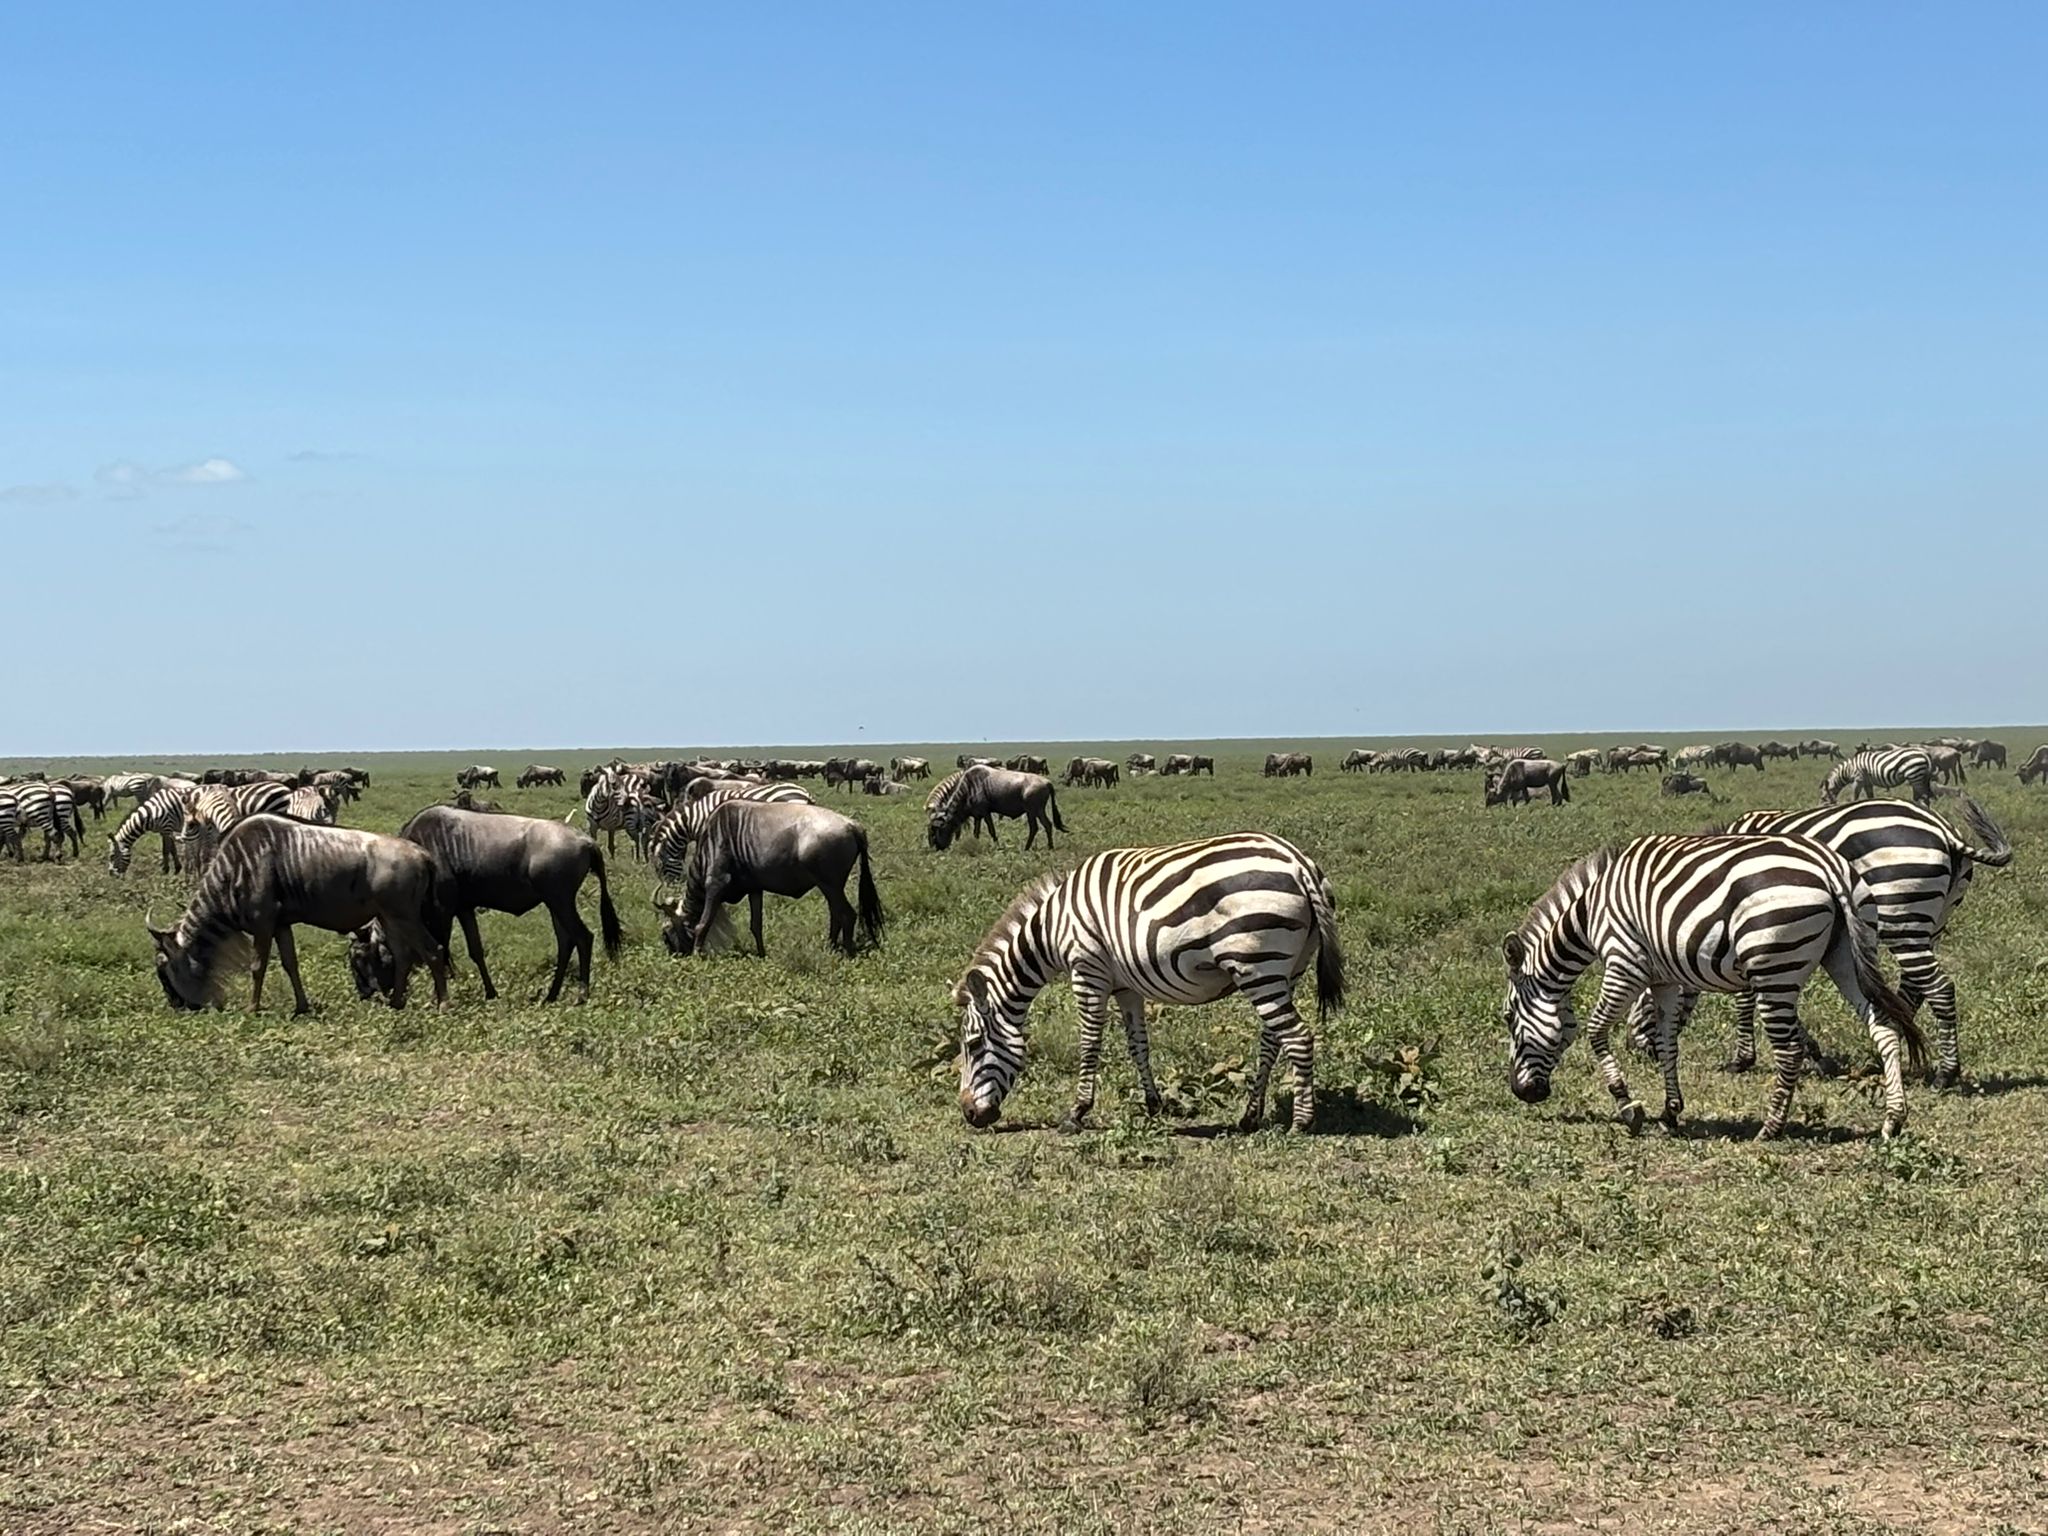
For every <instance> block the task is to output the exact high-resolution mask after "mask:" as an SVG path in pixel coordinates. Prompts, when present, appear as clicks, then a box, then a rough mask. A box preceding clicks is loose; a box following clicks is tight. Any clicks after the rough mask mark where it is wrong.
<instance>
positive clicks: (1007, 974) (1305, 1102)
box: [953, 832, 1344, 1131]
mask: <svg viewBox="0 0 2048 1536" xmlns="http://www.w3.org/2000/svg"><path fill="white" fill-rule="evenodd" d="M1311 958H1313V960H1314V963H1315V968H1316V1002H1317V1005H1318V1008H1319V1010H1320V1012H1321V1014H1322V1015H1323V1016H1327V1015H1328V1014H1329V1013H1330V1012H1332V1011H1333V1010H1335V1009H1337V1008H1340V1007H1342V1006H1343V1002H1344V956H1343V953H1342V951H1341V950H1340V948H1339V947H1338V942H1337V910H1336V903H1335V902H1334V900H1333V899H1332V898H1331V895H1330V884H1329V881H1327V880H1325V879H1324V878H1323V872H1322V870H1321V869H1319V868H1317V866H1316V863H1315V861H1314V860H1313V859H1311V858H1309V856H1308V855H1307V854H1305V853H1303V852H1302V851H1301V850H1300V849H1299V848H1296V847H1295V846H1294V845H1293V844H1292V843H1289V842H1285V841H1283V840H1282V839H1280V838H1277V837H1273V836H1271V835H1269V834H1267V833H1264V832H1239V833H1234V834H1231V835H1229V836H1225V837H1211V838H1204V839H1202V840H1201V841H1199V842H1191V843H1176V844H1174V845H1173V846H1171V847H1167V848H1119V849H1115V850H1112V851H1111V852H1108V853H1099V854H1097V855H1095V857H1093V858H1092V859H1087V860H1084V861H1083V862H1082V863H1081V864H1080V865H1079V866H1078V867H1077V868H1076V869H1074V870H1073V872H1072V873H1070V874H1067V875H1045V876H1042V877H1040V878H1039V879H1037V880H1034V881H1033V882H1032V883H1031V884H1030V885H1028V886H1026V887H1025V888H1024V891H1023V893H1022V894H1021V895H1019V896H1018V897H1017V899H1016V900H1015V901H1013V902H1011V903H1010V909H1009V910H1008V911H1007V912H1005V913H1004V914H1003V915H1002V917H1001V918H999V919H998V920H997V922H996V925H995V926H994V927H993V928H991V929H990V930H989V931H988V935H987V937H985V938H984V939H983V940H982V941H981V945H980V947H979V948H978V949H976V950H975V952H974V958H973V959H972V960H971V961H969V962H968V966H967V972H966V974H965V975H964V976H962V977H961V979H960V983H959V985H958V986H957V987H955V988H954V990H953V1001H954V1003H955V1004H956V1005H957V1006H958V1007H959V1008H960V1010H961V1018H960V1112H961V1114H962V1115H964V1116H965V1117H966V1120H967V1123H968V1124H969V1125H973V1126H986V1125H992V1124H994V1123H995V1120H996V1118H997V1117H998V1116H999V1115H1000V1114H1001V1113H1002V1104H1003V1098H1004V1096H1005V1095H1007V1094H1008V1093H1009V1091H1010V1090H1011V1088H1013V1087H1014V1086H1015V1085H1016V1082H1017V1079H1018V1077H1019V1076H1021V1075H1022V1073H1023V1071H1024V1047H1025V1036H1024V1023H1025V1019H1026V1016H1027V1015H1028V1014H1029V1013H1030V1011H1031V1001H1032V999H1033V998H1035V997H1036V996H1037V995H1038V994H1039V992H1040V991H1042V990H1043V989H1044V988H1045V986H1046V984H1047V983H1048V982H1050V981H1051V980H1052V978H1053V977H1054V976H1056V975H1058V974H1059V973H1060V972H1062V971H1064V972H1066V973H1067V975H1068V977H1069V978H1070V979H1071V981H1072V984H1073V989H1074V1001H1075V1003H1076V1004H1077V1005H1078V1006H1079V1008H1080V1012H1081V1077H1080V1084H1079V1086H1078V1088H1077V1089H1076V1091H1075V1095H1074V1107H1073V1109H1072V1111H1071V1112H1070V1113H1069V1114H1068V1116H1067V1119H1066V1123H1065V1125H1064V1126H1063V1127H1062V1129H1065V1130H1070V1131H1072V1130H1079V1129H1080V1128H1081V1124H1082V1122H1083V1121H1084V1120H1086V1119H1087V1116H1088V1112H1089V1110H1091V1109H1092V1108H1093V1107H1094V1105H1095V1079H1096V1073H1097V1070H1098V1069H1099V1067H1100V1065H1101V1060H1102V1035H1103V1031H1104V1029H1105V1028H1106V1027H1107V1025H1108V1022H1109V1009H1110V1004H1111V1003H1112V1002H1114V1003H1115V1004H1116V1006H1117V1009H1118V1010H1119V1012H1120V1013H1121V1014H1122V1016H1123V1025H1124V1039H1125V1040H1126V1041H1127V1042H1128V1044H1129V1046H1130V1051H1131V1061H1132V1063H1133V1064H1134V1065H1135V1066H1136V1068H1137V1071H1138V1081H1139V1083H1140V1085H1141V1086H1142V1087H1143V1088H1144V1091H1145V1111H1146V1113H1147V1114H1157V1113H1158V1111H1159V1108H1160V1104H1161V1100H1160V1096H1159V1086H1158V1084H1157V1083H1156V1082H1154V1081H1153V1077H1152V1062H1151V1054H1150V1048H1149V1046H1148V1044H1147V1041H1146V1035H1145V1002H1146V1000H1147V999H1148V998H1149V999H1151V1000H1152V1001H1154V1002H1161V1003H1179V1004H1195V1003H1210V1002H1214V1001H1216V1000H1217V999H1218V998H1220V997H1223V996H1224V995H1225V994H1227V993H1229V992H1230V991H1231V990H1232V989H1235V990H1237V991H1239V992H1242V993H1243V994H1244V995H1245V997H1246V998H1248V999H1249V1000H1250V1002H1251V1005H1252V1007H1253V1009H1254V1010H1256V1012H1257V1013H1258V1016H1259V1065H1258V1069H1257V1071H1256V1072H1255V1073H1254V1074H1253V1076H1252V1083H1251V1095H1250V1100H1249V1102H1248V1103H1247V1104H1246V1106H1245V1111H1244V1116H1243V1118H1242V1119H1240V1120H1239V1121H1238V1126H1239V1128H1240V1129H1241V1130H1246V1131H1250V1130H1255V1129H1257V1127H1258V1125H1259V1122H1260V1121H1261V1120H1263V1119H1264V1118H1265V1113H1266V1084H1267V1081H1268V1080H1269V1079H1270V1078H1271V1076H1272V1072H1273V1063H1274V1061H1275V1060H1276V1059H1278V1057H1279V1056H1280V1055H1281V1054H1282V1053H1283V1052H1284V1053H1285V1054H1286V1057H1287V1064H1288V1067H1289V1068H1290V1069H1291V1071H1292V1073H1293V1076H1294V1128H1295V1129H1296V1130H1297V1131H1303V1130H1307V1129H1308V1128H1309V1126H1310V1125H1311V1124H1312V1123H1313V1122H1314V1120H1315V1112H1316V1105H1315V1037H1314V1036H1313V1035H1311V1034H1310V1033H1309V1030H1308V1027H1307V1026H1306V1025H1305V1024H1303V1023H1302V1020H1301V1015H1300V1014H1298V1013H1297V1012H1295V1008H1294V983H1295V981H1296V980H1297V979H1298V978H1299V977H1300V976H1301V974H1302V972H1304V971H1305V970H1307V969H1308V967H1309V963H1310V960H1311Z"/></svg>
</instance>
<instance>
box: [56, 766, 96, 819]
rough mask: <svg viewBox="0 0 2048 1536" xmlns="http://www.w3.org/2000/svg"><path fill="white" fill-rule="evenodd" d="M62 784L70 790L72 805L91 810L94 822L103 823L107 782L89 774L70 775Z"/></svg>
mask: <svg viewBox="0 0 2048 1536" xmlns="http://www.w3.org/2000/svg"><path fill="white" fill-rule="evenodd" d="M60 782H61V783H63V784H65V785H66V786H68V787H69V788H70V790H71V800H72V803H73V804H74V805H82V806H85V807H86V808H87V809H88V810H90V811H91V812H92V819H93V820H94V821H102V820H104V819H105V818H106V814H107V784H106V780H104V779H100V778H95V777H94V776H93V775H92V774H89V773H74V774H70V775H68V776H67V777H65V778H64V779H62V780H61V781H60Z"/></svg>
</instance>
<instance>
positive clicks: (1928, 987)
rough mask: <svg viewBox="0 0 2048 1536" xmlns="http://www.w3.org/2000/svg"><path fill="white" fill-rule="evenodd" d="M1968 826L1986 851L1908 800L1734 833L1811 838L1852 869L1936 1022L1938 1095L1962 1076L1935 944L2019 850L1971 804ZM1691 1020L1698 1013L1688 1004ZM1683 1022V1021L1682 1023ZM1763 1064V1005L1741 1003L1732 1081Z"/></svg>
mask: <svg viewBox="0 0 2048 1536" xmlns="http://www.w3.org/2000/svg"><path fill="white" fill-rule="evenodd" d="M1963 820H1964V822H1965V824H1966V825H1967V826H1968V827H1969V829H1970V835H1971V836H1972V837H1975V838H1978V839H1980V840H1981V841H1982V843H1983V844H1984V846H1983V847H1972V846H1971V845H1970V844H1969V843H1967V842H1965V841H1964V840H1963V839H1962V838H1961V837H1959V836H1957V834H1956V831H1955V828H1953V827H1951V826H1950V825H1949V824H1948V823H1947V822H1946V821H1944V820H1942V818H1941V817H1939V816H1937V815H1935V814H1934V812H1932V811H1929V810H1923V809H1921V808H1920V807H1919V806H1917V805H1908V804H1907V803H1906V802H1905V801H1903V800H1868V801H1864V802H1862V803H1861V804H1857V805H1844V806H1822V807H1821V808H1820V809H1818V810H1809V811H1752V812H1750V813H1749V814H1748V815H1747V816H1744V817H1741V818H1740V819H1738V820H1737V821H1736V822H1735V823H1734V824H1733V825H1732V826H1730V827H1729V828H1728V830H1729V831H1730V832H1782V833H1789V834H1791V835H1793V836H1797V837H1810V838H1812V839H1813V840H1814V841H1815V842H1817V843H1819V844H1820V845H1821V846H1822V847H1824V848H1831V849H1833V850H1834V851H1835V852H1836V853H1838V854H1840V855H1841V856H1842V857H1843V858H1844V859H1846V860H1847V861H1848V863H1849V867H1850V869H1852V870H1853V871H1855V874H1856V878H1857V879H1858V880H1860V881H1862V882H1863V884H1864V886H1865V887H1866V888H1868V890H1869V892H1870V895H1871V899H1872V900H1873V901H1875V902H1876V903H1877V937H1878V942H1879V943H1881V944H1883V945H1884V947H1885V948H1886V949H1889V950H1890V951H1891V952H1892V953H1893V954H1894V955H1896V956H1897V957H1898V961H1899V995H1900V996H1901V997H1903V998H1904V999H1905V1000H1906V1002H1907V1004H1908V1006H1910V1007H1912V1008H1915V1009H1917V1008H1918V1007H1919V1006H1920V1004H1921V1002H1922V1001H1923V1000H1924V1001H1925V1002H1926V1003H1927V1005H1928V1007H1929V1008H1930V1009H1931V1010H1932V1011H1933V1014H1934V1040H1935V1068H1934V1078H1933V1082H1934V1086H1936V1087H1937V1088H1946V1087H1948V1086H1949V1085H1950V1084H1952V1083H1954V1082H1955V1081H1956V1080H1957V1079H1958V1078H1959V1077H1961V1076H1962V1049H1961V1045H1960V1043H1959V1039H1958V1019H1957V1015H1956V984H1955V982H1954V981H1953V980H1951V979H1950V977H1949V974H1948V972H1947V971H1946V970H1944V969H1943V968H1942V964H1941V961H1940V959H1939V958H1938V957H1937V956H1936V955H1935V953H1934V941H1935V939H1937V938H1938V937H1940V935H1941V933H1942V930H1943V929H1945V928H1946V927H1947V926H1948V920H1949V919H1950V918H1951V917H1952V916H1954V915H1955V910H1956V908H1957V907H1959V906H1961V905H1962V902H1963V897H1964V896H1965V895H1967V894H1968V893H1969V889H1970V876H1971V875H1972V873H1973V872H1974V871H1975V868H1976V866H1977V865H1979V864H1984V865H1987V866H1988V867H1990V868H1992V869H2002V868H2004V867H2005V866H2006V865H2007V864H2010V863H2011V862H2012V846H2011V844H2009V843H2007V842H2006V840H2005V835H2004V834H2003V833H2002V832H2000V831H1999V830H1998V827H1997V825H1996V824H1995V823H1994V822H1993V821H1992V820H1991V818H1990V817H1989V816H1987V815H1986V814H1985V812H1984V809H1983V807H1981V806H1979V805H1978V804H1977V802H1976V801H1974V800H1971V799H1969V798H1968V797H1967V796H1966V797H1964V800H1963ZM1686 1011H1687V1012H1690V1011H1691V1008H1690V1003H1689V1002H1688V1004H1687V1009H1686ZM1682 1022H1683V1021H1682V1020H1681V1023H1682ZM1755 1062H1756V1001H1755V999H1754V998H1752V997H1751V996H1750V995H1749V994H1747V993H1744V994H1743V995H1742V996H1741V997H1739V998H1737V999H1736V1002H1735V1059H1734V1060H1733V1061H1731V1062H1730V1063H1729V1066H1730V1068H1731V1069H1733V1070H1735V1071H1746V1070H1747V1069H1748V1068H1749V1067H1751V1066H1753V1065H1754V1064H1755Z"/></svg>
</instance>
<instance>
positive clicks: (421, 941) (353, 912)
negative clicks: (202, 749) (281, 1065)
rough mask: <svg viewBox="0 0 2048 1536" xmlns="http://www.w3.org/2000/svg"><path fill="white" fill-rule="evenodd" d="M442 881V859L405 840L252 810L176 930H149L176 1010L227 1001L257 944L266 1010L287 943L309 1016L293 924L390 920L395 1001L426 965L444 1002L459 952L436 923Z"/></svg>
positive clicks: (297, 996) (254, 972) (299, 1001)
mask: <svg viewBox="0 0 2048 1536" xmlns="http://www.w3.org/2000/svg"><path fill="white" fill-rule="evenodd" d="M440 880H441V876H440V873H439V871H438V870H437V869H436V868H435V866H434V860H433V856H432V855H431V854H429V853H428V852H427V851H426V850H425V849H424V848H420V847H417V846H415V845H414V844H412V843H409V842H405V841H403V840H401V839H399V838H395V837H380V836H378V835H377V834H376V833H374V832H359V831H357V830H355V829H354V828H352V827H316V826H312V825H310V824H309V823H306V822H303V821H292V820H290V819H288V818H286V817H283V816H272V815H262V814H259V815H255V816H250V817H248V818H247V819H245V820H243V821H240V822H237V823H236V824H235V826H234V827H233V828H231V829H230V830H229V832H228V834H227V836H225V837H223V838H222V839H221V841H220V847H219V848H218V850H216V852H215V854H214V857H213V860H212V862H211V863H209V864H208V865H207V867H206V873H205V875H204V876H202V877H201V878H200V881H199V888H198V889H197V890H196V891H195V892H193V895H192V904H191V905H190V906H188V907H187V908H186V909H185V914H184V916H182V917H181V918H179V919H178V921H177V923H176V924H175V925H174V926H173V927H171V928H169V929H159V928H154V927H151V928H149V936H150V938H151V939H152V940H153V941H154V942H155V944H156V974H157V980H158V981H160V982H161V983H162V984H163V989H164V996H165V997H166V998H168V999H169V1000H170V1003H171V1006H172V1007H173V1008H183V1009H193V1010H196V1009H200V1008H205V1007H209V1006H213V1007H217V1006H219V1005H220V1003H221V995H222V988H223V986H224V983H225V981H226V978H227V976H228V975H229V974H230V973H232V972H234V971H238V970H241V969H242V968H244V967H245V966H249V960H250V945H251V942H252V941H253V943H254V946H255V950H254V965H253V966H250V967H249V969H250V975H251V979H252V988H251V991H250V1000H249V1007H250V1009H251V1011H254V1010H256V1009H259V1008H261V1007H262V1006H263V973H264V971H265V970H266V969H267V968H268V967H269V964H270V946H271V945H272V944H273V943H275V944H276V945H277V958H278V961H279V963H281V964H282V965H283V966H284V973H285V976H286V978H287V979H288V980H289V981H290V982H291V984H292V997H293V1002H294V1007H293V1012H294V1013H307V1012H310V1011H311V1009H312V1006H313V1005H312V1003H311V1002H310V1001H308V1000H307V997H306V988H305V986H304V984H303V983H302V982H301V981H300V980H299V951H298V946H297V944H296V943H294V942H293V939H292V927H293V925H294V924H298V923H306V924H309V925H311V926H312V927H315V928H327V929H331V930H332V931H334V932H336V933H352V932H354V931H355V930H357V929H359V928H366V927H368V926H369V925H370V924H371V923H372V922H375V921H379V920H381V921H382V923H383V925H384V933H385V935H386V942H387V943H388V944H389V945H390V948H391V952H392V974H393V983H392V988H391V1006H392V1007H394V1008H402V1007H404V1006H405V994H406V989H407V985H408V983H409V982H410V981H411V979H412V973H413V970H414V968H415V967H417V966H419V965H420V964H422V963H424V964H425V965H426V966H427V968H428V970H429V971H431V972H432V974H433V978H434V998H435V1001H437V1002H446V1001H447V998H448V952H447V950H446V948H445V947H443V946H442V945H440V944H438V943H436V942H435V940H434V936H433V931H432V928H431V927H430V923H431V921H432V918H433V914H434V911H435V908H436V905H437V895H436V888H437V887H438V885H439V884H440ZM145 926H147V925H145Z"/></svg>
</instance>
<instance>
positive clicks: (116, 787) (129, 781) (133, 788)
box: [100, 773, 165, 805]
mask: <svg viewBox="0 0 2048 1536" xmlns="http://www.w3.org/2000/svg"><path fill="white" fill-rule="evenodd" d="M164 782H165V781H164V779H163V778H162V777H161V776H160V775H158V774H154V773H116V774H112V775H110V776H109V777H108V778H107V779H105V780H104V781H103V782H102V783H101V785H100V790H101V793H103V794H104V795H105V796H106V797H107V804H109V805H112V804H113V803H114V802H115V801H116V800H120V799H128V800H133V801H134V802H135V803H136V804H137V805H140V804H142V802H143V801H145V800H147V799H148V798H149V797H150V796H151V795H153V794H155V793H156V792H157V791H158V790H159V789H162V788H163V787H164Z"/></svg>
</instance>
